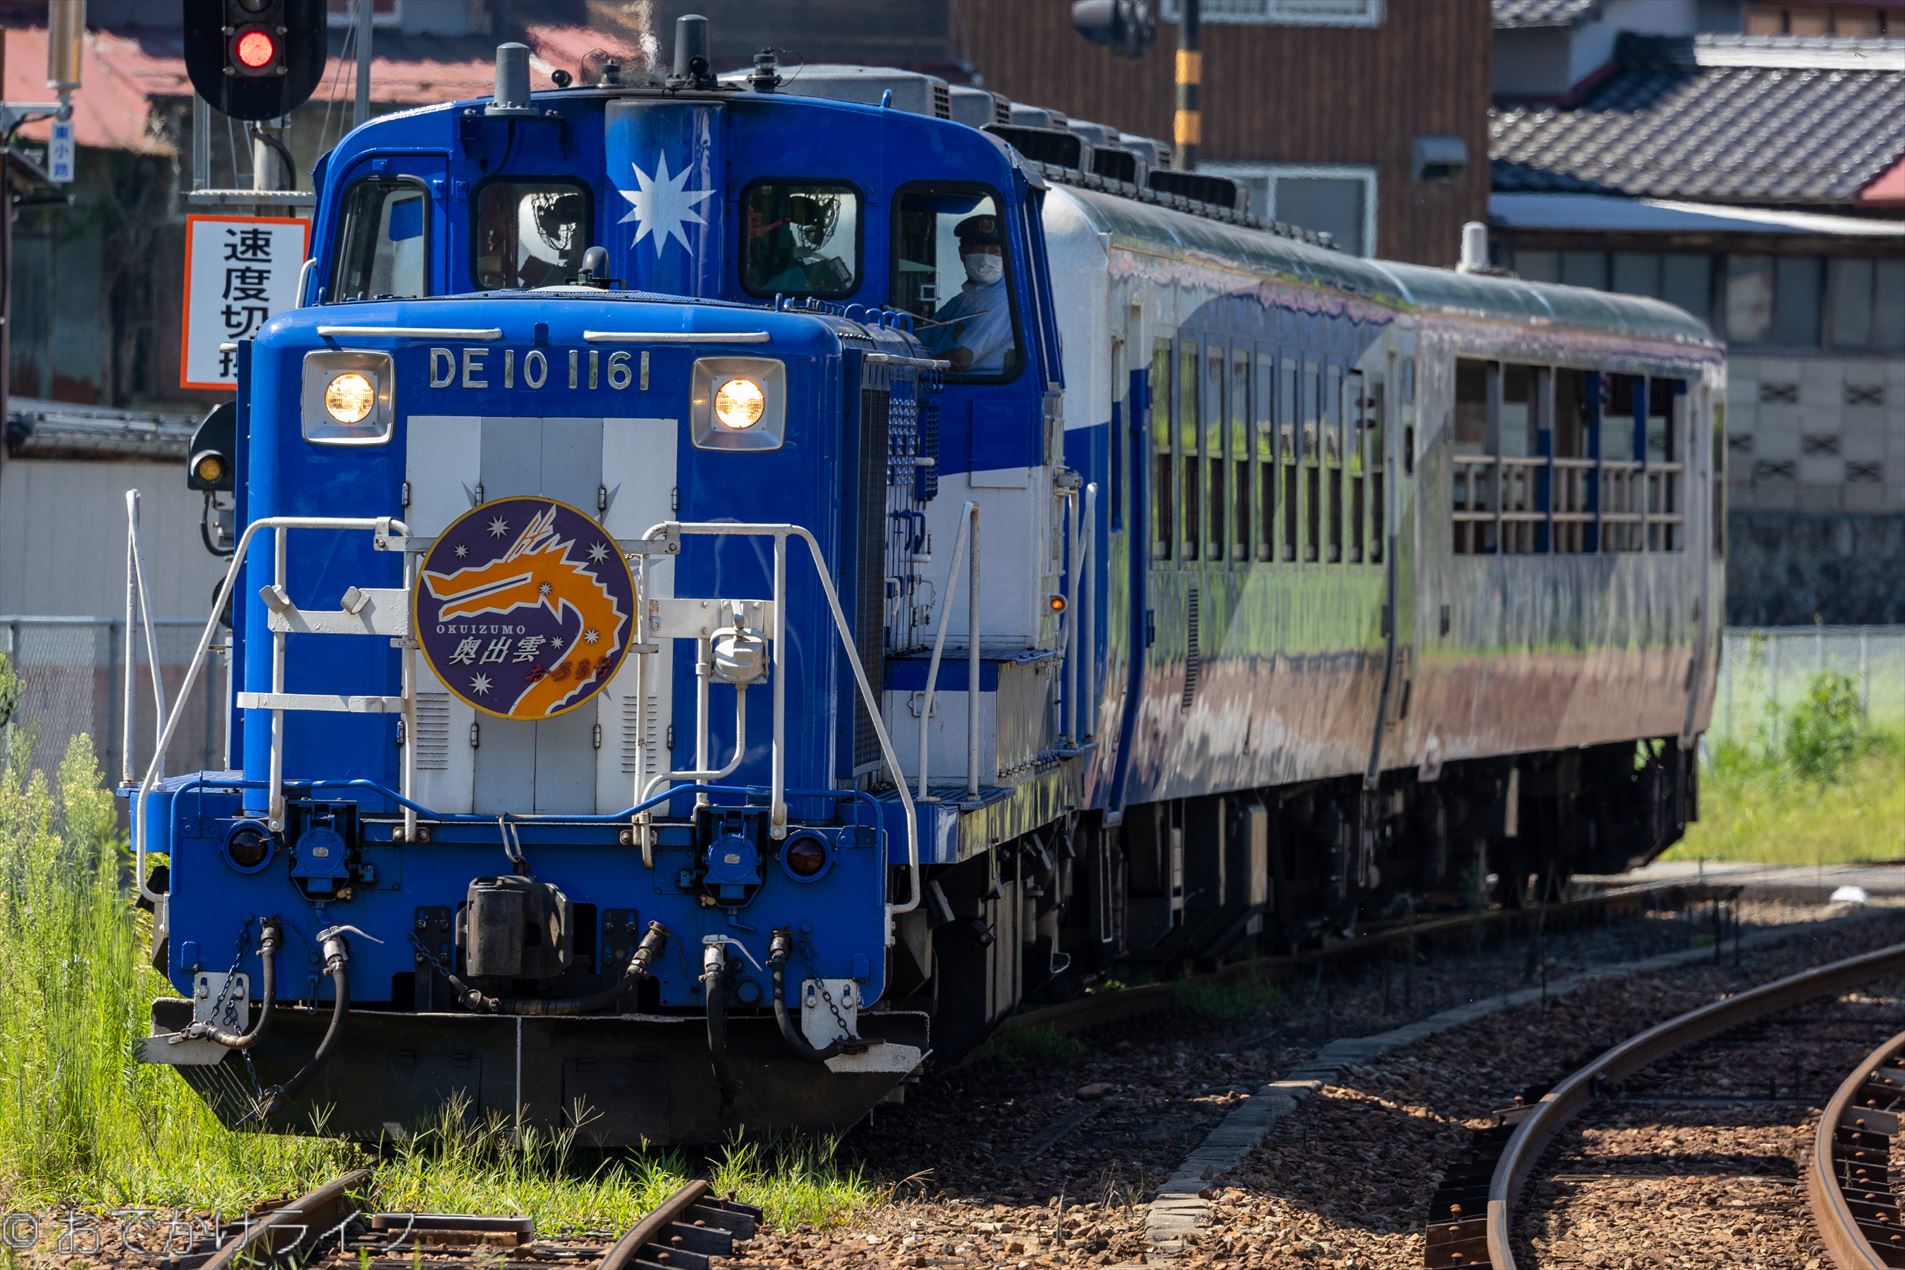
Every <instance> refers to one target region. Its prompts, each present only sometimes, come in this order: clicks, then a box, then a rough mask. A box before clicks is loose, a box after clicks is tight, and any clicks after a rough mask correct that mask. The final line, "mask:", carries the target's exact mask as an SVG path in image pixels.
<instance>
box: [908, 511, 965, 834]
mask: <svg viewBox="0 0 1905 1270" xmlns="http://www.w3.org/2000/svg"><path fill="white" fill-rule="evenodd" d="M978 529H979V504H977V503H974V502H968V503H967V504H966V505H965V507H964V508H963V509H962V510H961V511H960V513H959V535H958V537H956V538H954V539H953V553H952V564H951V565H950V566H949V567H948V568H947V570H946V585H945V586H944V587H942V588H940V593H939V630H938V632H937V633H936V634H934V636H933V657H932V660H931V661H930V662H929V663H928V664H927V667H926V691H925V693H924V695H923V696H922V698H921V700H920V707H919V796H920V797H921V798H922V799H923V798H925V797H927V793H926V756H927V753H928V749H929V747H928V745H927V741H926V728H927V724H928V723H929V722H930V721H931V719H932V717H933V694H934V693H935V692H936V691H937V690H938V687H939V658H940V654H941V652H942V651H943V650H944V649H945V647H946V627H947V626H948V625H949V624H950V619H951V617H952V598H953V588H954V587H956V586H958V585H959V565H960V563H961V562H962V561H963V560H964V559H965V556H966V545H967V539H968V537H969V536H970V535H971V534H975V533H977V532H978ZM966 585H967V588H968V590H969V592H970V593H971V594H972V595H978V594H979V562H978V559H977V557H975V558H974V560H973V562H972V570H971V573H970V575H969V576H968V578H967V581H966ZM966 635H967V638H968V639H969V640H970V641H971V643H972V647H973V648H975V649H976V648H978V647H979V628H978V626H977V625H976V624H975V625H974V626H973V627H972V629H971V630H969V631H967V632H966ZM966 693H967V695H968V696H970V697H971V698H972V699H973V700H975V701H976V700H978V698H979V681H978V679H977V678H976V677H975V678H974V679H973V681H972V682H971V683H969V684H967V685H966ZM967 768H968V770H967V772H966V785H967V789H968V792H969V793H973V794H976V793H977V792H978V791H977V790H976V789H975V788H973V786H974V785H975V784H976V782H977V781H978V778H979V773H978V769H977V757H976V755H975V754H974V752H973V750H972V748H971V747H970V746H968V747H967Z"/></svg>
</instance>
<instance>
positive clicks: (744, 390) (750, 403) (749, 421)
mask: <svg viewBox="0 0 1905 1270" xmlns="http://www.w3.org/2000/svg"><path fill="white" fill-rule="evenodd" d="M766 409H767V394H766V393H764V392H762V391H761V386H760V385H759V384H757V383H755V382H754V381H753V380H751V379H745V378H743V379H730V380H728V382H726V383H725V384H722V385H721V386H720V387H719V388H717V389H715V390H714V417H715V418H716V419H718V420H720V422H721V426H722V427H724V428H733V429H735V430H736V431H739V430H740V429H742V428H751V427H753V426H754V425H755V424H757V423H759V422H760V421H761V414H762V412H763V411H765V410H766Z"/></svg>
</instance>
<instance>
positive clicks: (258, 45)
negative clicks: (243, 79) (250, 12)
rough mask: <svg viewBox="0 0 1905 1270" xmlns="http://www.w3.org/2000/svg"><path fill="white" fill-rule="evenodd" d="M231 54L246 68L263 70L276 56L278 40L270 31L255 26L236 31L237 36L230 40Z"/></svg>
mask: <svg viewBox="0 0 1905 1270" xmlns="http://www.w3.org/2000/svg"><path fill="white" fill-rule="evenodd" d="M232 54H233V56H235V57H236V58H237V59H238V64H239V65H240V66H242V67H244V68H245V69H246V70H249V71H257V70H263V69H264V68H265V67H267V66H269V65H271V63H272V61H273V60H274V59H275V58H276V57H277V56H278V41H277V40H275V39H273V38H272V37H271V32H269V31H267V30H265V29H264V28H263V27H261V26H255V27H252V28H251V29H250V30H248V31H240V32H239V33H238V38H237V39H236V40H234V41H232Z"/></svg>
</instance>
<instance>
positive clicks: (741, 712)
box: [637, 684, 747, 867]
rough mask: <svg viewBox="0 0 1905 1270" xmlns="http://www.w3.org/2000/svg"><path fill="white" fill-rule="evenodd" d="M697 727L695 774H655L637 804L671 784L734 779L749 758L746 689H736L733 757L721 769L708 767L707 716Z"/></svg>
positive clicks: (646, 862) (736, 685)
mask: <svg viewBox="0 0 1905 1270" xmlns="http://www.w3.org/2000/svg"><path fill="white" fill-rule="evenodd" d="M698 725H699V726H700V728H701V729H702V733H701V735H702V741H701V743H700V744H699V745H698V746H697V747H696V748H697V749H698V750H699V757H698V759H697V760H696V761H697V763H698V766H697V767H696V768H695V770H694V771H692V772H656V773H655V774H654V775H653V776H651V777H649V778H648V784H647V785H646V786H645V787H644V788H643V790H642V796H641V797H640V798H639V799H638V800H637V801H638V802H644V803H645V802H647V801H648V800H649V799H650V798H653V797H654V796H655V792H656V791H657V790H659V789H660V788H661V787H662V786H663V785H666V784H667V783H668V782H669V781H718V780H720V779H722V778H723V777H726V776H732V775H733V774H734V769H735V768H737V767H739V766H741V760H742V758H744V757H745V756H746V755H747V685H746V684H735V685H734V753H733V754H732V755H731V756H730V757H729V758H728V761H727V762H726V763H725V764H724V765H722V766H721V767H709V766H708V747H707V744H706V738H707V726H708V724H707V719H706V716H705V715H704V716H703V717H702V718H701V719H700V720H699V721H698ZM701 797H703V798H706V797H707V795H705V794H703V795H701ZM643 863H645V864H649V865H650V866H651V867H653V866H652V861H647V860H644V861H643Z"/></svg>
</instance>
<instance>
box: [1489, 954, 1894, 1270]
mask: <svg viewBox="0 0 1905 1270" xmlns="http://www.w3.org/2000/svg"><path fill="white" fill-rule="evenodd" d="M1901 969H1905V944H1892V945H1890V946H1889V947H1886V948H1880V949H1877V950H1875V951H1873V952H1869V953H1862V954H1860V955H1859V956H1857V957H1848V958H1846V959H1845V960H1843V961H1834V962H1830V963H1828V964H1826V965H1823V966H1815V967H1813V968H1812V969H1810V970H1802V971H1800V972H1799V973H1798V974H1793V975H1787V976H1786V977H1785V978H1783V979H1775V980H1774V981H1773V982H1771V983H1766V984H1761V985H1760V986H1759V987H1757V988H1750V989H1748V990H1747V991H1745V992H1742V993H1739V994H1738V995H1737V996H1732V997H1727V998H1725V999H1724V1000H1720V1001H1714V1002H1711V1003H1709V1004H1707V1005H1703V1006H1701V1007H1700V1008H1699V1009H1697V1010H1690V1011H1688V1012H1687V1013H1686V1014H1682V1015H1680V1016H1678V1017H1677V1018H1672V1019H1668V1020H1667V1021H1666V1022H1665V1023H1660V1024H1656V1025H1655V1026H1653V1027H1650V1028H1648V1029H1647V1030H1646V1031H1644V1032H1641V1033H1639V1034H1637V1035H1635V1036H1632V1037H1629V1038H1628V1039H1627V1040H1625V1041H1622V1042H1621V1043H1620V1044H1619V1045H1616V1046H1615V1047H1614V1048H1612V1049H1610V1050H1608V1051H1607V1052H1606V1053H1604V1054H1602V1055H1601V1056H1600V1057H1599V1058H1597V1059H1595V1060H1594V1061H1593V1062H1591V1063H1589V1064H1588V1065H1587V1066H1585V1067H1582V1068H1580V1069H1579V1070H1577V1071H1575V1072H1574V1073H1573V1074H1572V1075H1570V1076H1568V1077H1567V1079H1565V1080H1563V1081H1562V1082H1561V1083H1560V1084H1558V1085H1556V1086H1555V1087H1554V1088H1553V1089H1552V1090H1550V1091H1549V1092H1548V1093H1547V1094H1544V1095H1543V1096H1542V1099H1541V1101H1540V1102H1538V1103H1536V1104H1535V1105H1534V1107H1533V1109H1532V1110H1530V1111H1529V1113H1528V1115H1527V1116H1526V1117H1525V1118H1524V1119H1523V1120H1522V1121H1521V1123H1520V1124H1518V1125H1516V1126H1515V1130H1514V1132H1513V1133H1512V1134H1511V1135H1510V1136H1509V1139H1508V1145H1507V1146H1506V1147H1505V1148H1504V1149H1503V1150H1502V1154H1501V1159H1500V1160H1499V1161H1497V1162H1496V1165H1495V1172H1494V1176H1493V1177H1491V1178H1490V1179H1489V1184H1488V1227H1487V1230H1488V1262H1489V1265H1491V1266H1493V1267H1494V1268H1495V1270H1516V1267H1517V1264H1518V1263H1517V1262H1516V1260H1515V1251H1514V1225H1515V1223H1514V1201H1515V1198H1516V1197H1517V1196H1518V1195H1520V1194H1521V1191H1522V1188H1523V1187H1524V1186H1526V1185H1527V1182H1528V1179H1529V1177H1530V1176H1531V1175H1532V1174H1533V1172H1534V1168H1535V1164H1536V1162H1537V1161H1539V1159H1540V1158H1541V1153H1542V1152H1543V1151H1545V1150H1546V1149H1547V1147H1548V1144H1549V1143H1550V1142H1552V1141H1553V1140H1554V1138H1555V1135H1557V1134H1558V1133H1560V1132H1561V1130H1562V1129H1563V1128H1564V1127H1565V1126H1566V1125H1567V1124H1568V1122H1569V1121H1570V1120H1572V1119H1573V1118H1574V1117H1575V1116H1576V1115H1578V1114H1579V1113H1580V1112H1581V1111H1582V1110H1583V1109H1584V1108H1585V1107H1586V1106H1587V1105H1588V1103H1589V1102H1590V1101H1591V1100H1592V1098H1593V1096H1594V1090H1595V1088H1596V1087H1597V1085H1599V1084H1600V1083H1601V1082H1603V1081H1613V1080H1620V1079H1622V1078H1623V1077H1626V1076H1631V1075H1633V1074H1634V1073H1636V1072H1639V1071H1642V1070H1644V1069H1645V1068H1648V1067H1651V1066H1652V1065H1653V1064H1655V1063H1657V1062H1659V1061H1660V1060H1661V1059H1663V1058H1666V1057H1668V1056H1669V1055H1671V1054H1673V1053H1675V1052H1676V1051H1678V1050H1682V1049H1685V1048H1686V1047H1688V1046H1689V1045H1694V1044H1697V1043H1698V1042H1700V1041H1704V1040H1707V1039H1709V1038H1710V1037H1714V1036H1718V1035H1719V1034H1720V1033H1722V1032H1727V1031H1730V1030H1732V1029H1733V1028H1736V1027H1738V1026H1740V1025H1741V1024H1743V1023H1749V1022H1751V1021H1753V1020H1755V1019H1758V1018H1762V1017H1764V1016H1766V1015H1769V1014H1777V1013H1779V1012H1780V1011H1782V1010H1788V1009H1791V1008H1792V1007H1793V1006H1796V1005H1799V1004H1801V1003H1802V1002H1805V1001H1810V1000H1812V999H1813V998H1814V997H1820V996H1825V995H1827V994H1829V993H1834V992H1840V991H1843V990H1845V989H1846V988H1850V987H1852V986H1854V985H1856V984H1859V983H1863V982H1865V981H1867V980H1869V979H1872V978H1874V977H1875V976H1878V975H1881V974H1884V973H1886V972H1888V971H1897V970H1901ZM1880 1264H1883V1263H1880Z"/></svg>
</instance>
